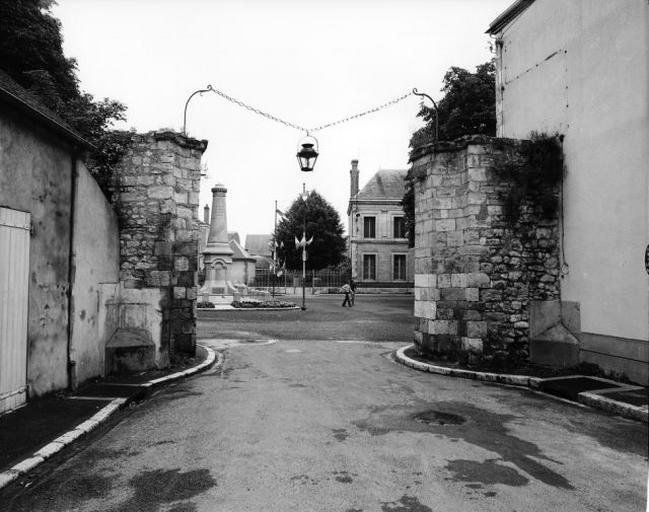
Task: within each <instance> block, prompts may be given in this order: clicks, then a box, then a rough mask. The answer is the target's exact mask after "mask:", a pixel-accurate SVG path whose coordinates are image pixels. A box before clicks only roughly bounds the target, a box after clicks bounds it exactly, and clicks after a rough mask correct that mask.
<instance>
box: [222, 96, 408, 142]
mask: <svg viewBox="0 0 649 512" xmlns="http://www.w3.org/2000/svg"><path fill="white" fill-rule="evenodd" d="M211 90H212V91H213V92H215V93H216V94H218V95H219V96H221V97H222V98H225V99H226V100H228V101H230V102H232V103H234V104H236V105H239V106H240V107H243V108H245V109H246V110H250V111H251V112H254V113H255V114H258V115H260V116H262V117H265V118H267V119H270V120H271V121H276V122H278V123H281V124H283V125H285V126H288V127H289V128H295V129H296V130H299V131H302V132H306V133H307V134H309V133H311V132H317V131H320V130H324V129H325V128H329V127H330V126H335V125H338V124H342V123H346V122H347V121H352V120H353V119H358V118H359V117H363V116H366V115H367V114H372V113H374V112H378V111H379V110H382V109H384V108H386V107H389V106H391V105H394V104H395V103H399V102H400V101H402V100H405V99H406V98H407V97H408V96H410V95H412V92H409V93H407V94H404V95H403V96H399V97H398V98H395V99H393V100H391V101H388V102H387V103H383V104H382V105H379V106H378V107H374V108H372V109H370V110H366V111H364V112H360V113H358V114H354V115H352V116H349V117H345V118H344V119H339V120H338V121H333V122H331V123H327V124H323V125H321V126H318V127H316V128H312V129H307V128H304V127H303V126H299V125H297V124H293V123H290V122H288V121H284V120H283V119H280V118H279V117H275V116H273V115H271V114H268V113H267V112H264V111H262V110H259V109H258V108H255V107H252V106H250V105H248V104H247V103H244V102H243V101H240V100H238V99H236V98H233V97H232V96H229V95H228V94H225V93H224V92H223V91H219V90H218V89H214V88H211Z"/></svg>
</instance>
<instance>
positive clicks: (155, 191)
mask: <svg viewBox="0 0 649 512" xmlns="http://www.w3.org/2000/svg"><path fill="white" fill-rule="evenodd" d="M173 195H174V189H173V188H172V187H169V186H161V185H158V186H155V187H149V188H148V189H147V196H148V197H149V198H150V199H171V198H173Z"/></svg>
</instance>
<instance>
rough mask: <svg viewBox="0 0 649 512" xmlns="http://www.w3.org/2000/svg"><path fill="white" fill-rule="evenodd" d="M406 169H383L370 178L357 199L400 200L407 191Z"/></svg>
mask: <svg viewBox="0 0 649 512" xmlns="http://www.w3.org/2000/svg"><path fill="white" fill-rule="evenodd" d="M406 173H407V171H406V170H405V169H391V170H390V169H383V170H381V171H378V172H377V173H376V174H375V175H374V176H372V177H371V178H370V181H368V182H367V183H366V184H365V186H364V187H363V188H362V189H361V191H360V192H359V193H358V194H357V195H356V197H355V199H365V200H368V199H399V200H401V198H403V194H404V192H405V191H406V190H405V184H404V181H403V180H404V178H405V177H406Z"/></svg>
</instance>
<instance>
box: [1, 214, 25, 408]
mask: <svg viewBox="0 0 649 512" xmlns="http://www.w3.org/2000/svg"><path fill="white" fill-rule="evenodd" d="M30 222H31V219H30V214H29V213H25V212H19V211H16V210H11V209H9V208H1V207H0V414H2V413H4V412H7V411H10V410H11V409H15V408H16V407H18V406H19V405H22V404H23V403H24V402H25V400H26V398H27V385H26V384H27V302H28V295H27V291H28V286H29V235H30Z"/></svg>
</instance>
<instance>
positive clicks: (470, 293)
mask: <svg viewBox="0 0 649 512" xmlns="http://www.w3.org/2000/svg"><path fill="white" fill-rule="evenodd" d="M466 300H468V301H470V302H477V301H479V300H480V289H479V288H467V289H466Z"/></svg>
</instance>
